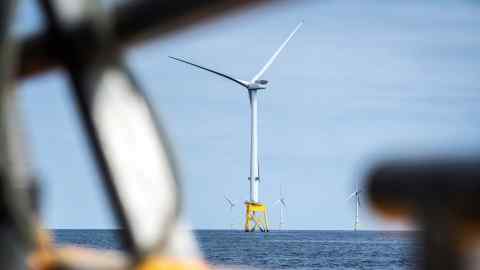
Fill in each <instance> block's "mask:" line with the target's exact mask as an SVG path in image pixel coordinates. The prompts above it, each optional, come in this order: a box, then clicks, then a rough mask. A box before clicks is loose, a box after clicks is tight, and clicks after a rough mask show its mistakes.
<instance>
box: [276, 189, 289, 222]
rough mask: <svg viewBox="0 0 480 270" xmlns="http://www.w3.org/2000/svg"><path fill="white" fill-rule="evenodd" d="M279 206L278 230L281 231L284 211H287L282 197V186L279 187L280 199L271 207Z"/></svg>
mask: <svg viewBox="0 0 480 270" xmlns="http://www.w3.org/2000/svg"><path fill="white" fill-rule="evenodd" d="M277 204H278V205H279V206H280V224H278V229H279V230H281V229H282V228H283V225H284V224H285V222H284V211H285V210H286V209H287V203H286V202H285V198H284V197H283V191H282V186H280V199H278V200H277V201H276V202H275V203H274V204H273V205H277Z"/></svg>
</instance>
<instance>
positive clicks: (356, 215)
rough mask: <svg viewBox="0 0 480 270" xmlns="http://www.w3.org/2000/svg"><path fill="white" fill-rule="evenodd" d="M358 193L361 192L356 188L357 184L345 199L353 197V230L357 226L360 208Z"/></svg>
mask: <svg viewBox="0 0 480 270" xmlns="http://www.w3.org/2000/svg"><path fill="white" fill-rule="evenodd" d="M360 193H362V190H359V189H358V184H357V185H356V187H355V191H354V192H353V193H352V194H350V196H348V198H347V201H348V200H350V199H352V198H355V221H354V223H353V230H354V231H357V226H358V221H359V220H358V210H359V208H360Z"/></svg>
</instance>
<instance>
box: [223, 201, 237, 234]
mask: <svg viewBox="0 0 480 270" xmlns="http://www.w3.org/2000/svg"><path fill="white" fill-rule="evenodd" d="M223 197H224V198H225V201H226V202H227V204H228V212H229V215H230V217H229V218H230V229H233V222H232V210H233V208H234V207H235V205H236V203H235V202H234V201H232V200H230V199H229V198H228V197H227V196H223Z"/></svg>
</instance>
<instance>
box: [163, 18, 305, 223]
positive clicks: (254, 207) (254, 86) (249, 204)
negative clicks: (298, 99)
mask: <svg viewBox="0 0 480 270" xmlns="http://www.w3.org/2000/svg"><path fill="white" fill-rule="evenodd" d="M302 25H303V21H302V22H300V23H299V24H298V25H297V26H296V27H295V29H294V30H293V31H292V32H291V33H290V35H289V36H288V38H287V39H286V40H285V41H284V42H283V43H282V44H281V45H280V47H279V48H278V49H277V50H276V51H275V53H274V54H273V55H272V56H271V57H270V59H269V60H268V61H267V63H265V65H264V66H263V67H262V69H260V71H259V72H258V73H257V74H256V75H255V76H253V78H252V79H251V80H250V81H245V80H240V79H237V78H235V77H233V76H230V75H227V74H224V73H221V72H218V71H215V70H213V69H210V68H206V67H203V66H200V65H197V64H194V63H192V62H189V61H187V60H185V59H181V58H178V57H173V56H169V57H170V58H172V59H174V60H176V61H179V62H183V63H185V64H188V65H192V66H194V67H197V68H199V69H203V70H205V71H208V72H211V73H213V74H216V75H218V76H220V77H223V78H225V79H228V80H231V81H233V82H235V83H237V84H239V85H241V86H243V87H245V88H246V89H247V90H248V96H249V99H250V111H251V119H250V120H251V123H250V140H251V141H250V177H249V181H250V200H249V201H246V202H245V205H246V208H247V209H246V210H247V211H246V220H245V231H254V230H255V229H256V228H259V229H260V230H261V231H268V224H267V223H268V222H267V217H266V211H267V208H266V206H265V205H264V204H262V203H261V202H260V201H259V196H258V184H259V182H260V176H259V164H258V115H257V114H258V112H257V106H258V102H257V91H259V90H263V89H266V88H267V83H268V81H267V80H264V79H261V77H262V75H263V74H264V73H265V72H266V71H267V69H268V68H269V67H270V66H271V65H272V63H273V62H274V61H275V59H276V58H277V56H278V55H279V54H280V52H281V51H282V50H283V48H284V47H285V46H286V45H287V43H288V42H289V41H290V39H291V38H292V37H293V36H294V35H295V33H296V32H297V31H298V29H300V27H301V26H302ZM257 213H258V214H263V217H260V218H258V217H256V214H257ZM250 222H251V223H252V224H253V226H250Z"/></svg>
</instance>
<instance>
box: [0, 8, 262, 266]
mask: <svg viewBox="0 0 480 270" xmlns="http://www.w3.org/2000/svg"><path fill="white" fill-rule="evenodd" d="M16 2H17V1H15V0H1V1H0V149H1V151H2V154H1V155H0V269H8V270H18V269H136V270H161V269H170V270H173V269H179V270H180V269H199V270H201V269H206V268H207V266H206V264H205V262H204V261H203V259H202V258H201V256H200V254H199V252H198V249H197V246H196V243H195V241H194V240H193V237H192V233H191V231H190V230H188V228H186V227H185V226H184V224H183V223H182V221H181V220H179V216H180V210H181V207H180V206H181V194H180V189H179V183H178V182H179V179H178V174H177V172H176V169H175V168H176V166H175V164H174V159H173V157H172V155H173V153H172V152H171V150H170V147H169V144H168V139H167V136H166V134H165V132H164V131H163V130H162V128H161V126H160V123H159V121H158V120H157V117H156V114H155V113H154V111H153V108H152V107H151V106H150V104H149V101H148V100H147V98H146V97H145V95H144V94H143V91H142V90H141V89H140V87H139V85H138V84H137V83H136V81H135V79H134V77H133V75H132V73H131V72H130V71H129V69H128V68H127V66H126V65H125V64H124V61H123V49H124V48H127V47H128V46H130V45H133V44H135V43H138V42H139V41H143V40H145V38H147V37H158V36H159V35H161V34H165V33H170V32H172V31H179V30H182V29H185V28H186V27H187V26H189V25H192V24H196V23H199V22H204V21H206V20H207V19H211V18H213V17H216V16H220V15H225V14H227V12H228V11H231V10H240V8H242V7H250V6H255V4H258V3H262V2H268V1H267V0H263V1H262V0H175V1H166V0H136V1H134V0H132V1H119V3H118V5H117V6H115V7H114V8H113V10H104V9H103V8H102V5H101V4H100V1H96V0H83V1H82V0H72V1H70V0H38V4H39V7H40V8H41V11H42V13H43V15H44V16H43V17H44V19H45V22H44V23H45V25H46V27H45V31H44V32H42V33H35V34H33V35H32V36H30V37H27V38H26V39H25V40H22V41H19V40H16V39H15V37H14V36H13V35H12V33H11V31H12V28H13V27H12V24H13V14H15V6H16ZM17 49H18V52H17ZM52 68H62V69H63V70H64V71H65V72H64V74H65V75H66V76H67V77H68V79H69V82H70V86H71V91H72V96H73V99H74V103H76V105H77V109H78V113H79V115H80V119H81V120H82V123H83V127H84V131H85V133H86V137H87V139H88V141H89V143H90V147H91V150H92V151H91V152H92V153H93V158H94V159H95V161H96V165H97V168H98V171H99V173H100V175H101V176H102V180H103V184H104V185H105V187H106V194H107V196H108V198H109V201H110V203H111V205H112V210H113V212H114V215H115V217H116V219H117V222H118V224H119V225H120V226H121V227H122V228H123V230H122V235H121V238H122V240H123V243H124V250H125V251H126V252H125V253H119V252H118V253H117V252H111V251H98V250H88V249H84V248H75V247H62V248H57V247H55V246H54V244H53V240H52V239H51V236H50V234H49V233H48V232H47V231H46V230H43V229H42V228H41V227H40V225H39V222H38V220H39V217H38V211H37V209H38V204H39V203H41V201H39V200H37V197H38V196H37V193H38V192H37V187H38V186H39V184H38V183H37V181H35V179H37V177H36V175H35V173H34V172H33V171H32V169H31V167H30V166H29V164H30V163H29V162H28V154H27V153H26V151H25V150H26V149H25V148H26V147H25V145H26V144H25V141H24V140H23V138H22V136H21V135H22V129H21V123H22V121H21V117H20V115H19V112H18V111H17V110H16V104H17V102H16V91H15V88H14V85H15V80H16V79H24V78H27V77H28V76H31V75H34V74H41V73H42V72H47V71H49V70H51V69H52ZM46 90H47V89H42V91H46ZM47 120H48V119H45V121H47ZM40 199H41V198H40Z"/></svg>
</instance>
